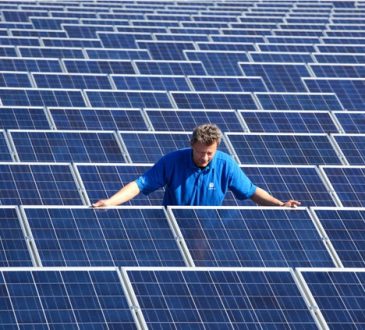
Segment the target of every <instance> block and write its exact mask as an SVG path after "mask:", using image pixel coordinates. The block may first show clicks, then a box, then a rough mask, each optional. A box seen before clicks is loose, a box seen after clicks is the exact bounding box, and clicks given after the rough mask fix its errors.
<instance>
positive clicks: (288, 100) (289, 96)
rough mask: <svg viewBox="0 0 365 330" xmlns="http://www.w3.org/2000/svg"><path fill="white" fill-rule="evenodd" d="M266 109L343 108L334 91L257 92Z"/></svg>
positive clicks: (327, 109)
mask: <svg viewBox="0 0 365 330" xmlns="http://www.w3.org/2000/svg"><path fill="white" fill-rule="evenodd" d="M255 95H256V97H257V99H258V100H259V102H260V105H261V107H262V109H264V110H317V111H319V110H325V111H331V110H343V106H342V104H341V103H340V101H339V100H338V98H337V96H336V94H334V93H255Z"/></svg>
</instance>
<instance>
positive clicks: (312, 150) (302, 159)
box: [226, 133, 342, 165]
mask: <svg viewBox="0 0 365 330" xmlns="http://www.w3.org/2000/svg"><path fill="white" fill-rule="evenodd" d="M226 136H227V137H228V139H229V141H230V143H231V144H232V146H233V148H234V153H235V155H236V156H237V158H238V159H239V161H240V162H241V164H278V165H279V164H282V165H321V164H322V165H323V164H324V165H326V164H327V165H340V164H342V162H341V159H340V156H339V155H338V153H337V152H336V150H335V148H334V147H333V145H332V143H331V141H330V140H329V138H328V136H327V134H314V133H312V134H285V133H279V134H277V133H259V134H255V133H227V134H226Z"/></svg>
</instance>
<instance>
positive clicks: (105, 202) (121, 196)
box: [93, 181, 140, 207]
mask: <svg viewBox="0 0 365 330" xmlns="http://www.w3.org/2000/svg"><path fill="white" fill-rule="evenodd" d="M139 192H140V190H139V188H138V185H137V183H136V182H135V181H132V182H130V183H128V184H127V185H126V186H124V187H123V188H122V189H120V190H119V191H118V192H116V193H115V194H114V195H113V196H111V197H109V198H108V199H102V200H99V201H98V202H96V203H94V204H93V207H105V206H117V205H120V204H123V203H126V202H128V201H129V200H131V199H132V198H134V197H136V196H137V195H138V194H139Z"/></svg>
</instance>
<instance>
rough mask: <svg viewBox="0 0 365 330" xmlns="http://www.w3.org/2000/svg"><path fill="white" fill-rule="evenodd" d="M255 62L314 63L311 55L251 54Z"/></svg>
mask: <svg viewBox="0 0 365 330" xmlns="http://www.w3.org/2000/svg"><path fill="white" fill-rule="evenodd" d="M249 56H250V57H251V58H252V59H253V61H254V62H274V63H282V62H285V63H309V62H313V58H312V54H311V53H290V52H281V53H280V52H276V53H275V52H249Z"/></svg>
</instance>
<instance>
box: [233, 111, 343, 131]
mask: <svg viewBox="0 0 365 330" xmlns="http://www.w3.org/2000/svg"><path fill="white" fill-rule="evenodd" d="M239 114H240V115H241V116H242V118H243V120H244V122H245V124H246V126H247V127H248V129H249V131H250V132H253V133H260V132H262V133H274V132H276V133H327V134H328V133H338V132H339V129H338V128H337V126H336V124H335V122H334V121H333V119H332V117H331V115H330V113H329V112H325V111H322V112H319V111H317V112H316V111H288V110H287V111H268V110H264V111H239Z"/></svg>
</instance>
